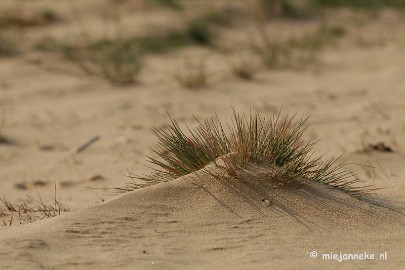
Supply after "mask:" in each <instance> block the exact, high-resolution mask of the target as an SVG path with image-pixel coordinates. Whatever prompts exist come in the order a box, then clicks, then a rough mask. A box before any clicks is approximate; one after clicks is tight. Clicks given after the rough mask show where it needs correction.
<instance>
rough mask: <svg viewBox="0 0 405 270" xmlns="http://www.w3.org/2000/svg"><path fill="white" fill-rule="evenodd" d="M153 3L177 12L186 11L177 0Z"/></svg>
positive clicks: (155, 0) (156, 0)
mask: <svg viewBox="0 0 405 270" xmlns="http://www.w3.org/2000/svg"><path fill="white" fill-rule="evenodd" d="M153 2H155V3H156V4H159V5H161V6H163V7H167V8H170V9H173V10H176V11H181V10H183V9H184V8H183V6H182V5H181V4H180V3H179V2H178V1H176V0H153Z"/></svg>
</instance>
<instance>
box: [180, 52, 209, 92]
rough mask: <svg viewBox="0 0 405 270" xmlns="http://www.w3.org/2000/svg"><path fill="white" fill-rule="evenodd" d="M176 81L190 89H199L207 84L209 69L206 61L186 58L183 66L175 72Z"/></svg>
mask: <svg viewBox="0 0 405 270" xmlns="http://www.w3.org/2000/svg"><path fill="white" fill-rule="evenodd" d="M174 78H175V79H176V81H177V82H178V83H179V84H180V85H181V86H183V87H185V88H188V89H198V88H202V87H205V86H207V84H208V79H207V71H206V68H205V62H204V61H203V60H202V59H200V60H199V61H196V60H192V59H190V58H186V59H185V60H184V63H183V66H182V67H180V68H179V69H178V70H177V72H176V73H175V74H174Z"/></svg>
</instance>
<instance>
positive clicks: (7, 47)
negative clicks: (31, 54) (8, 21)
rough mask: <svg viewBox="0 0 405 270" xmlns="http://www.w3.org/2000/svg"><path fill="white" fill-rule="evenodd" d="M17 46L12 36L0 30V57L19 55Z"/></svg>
mask: <svg viewBox="0 0 405 270" xmlns="http://www.w3.org/2000/svg"><path fill="white" fill-rule="evenodd" d="M19 53H20V51H19V50H18V48H17V44H16V42H15V40H14V38H12V37H11V35H8V34H5V33H3V32H2V31H1V29H0V57H10V56H15V55H17V54H19Z"/></svg>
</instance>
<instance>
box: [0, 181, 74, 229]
mask: <svg viewBox="0 0 405 270" xmlns="http://www.w3.org/2000/svg"><path fill="white" fill-rule="evenodd" d="M66 211H69V208H67V207H65V206H64V205H62V204H61V203H60V202H59V201H58V200H57V199H56V184H55V197H54V201H53V203H52V204H46V203H44V202H43V200H42V198H41V196H40V194H39V193H38V199H35V198H32V197H31V196H28V200H24V201H22V202H21V203H11V202H10V201H9V200H7V198H5V197H3V198H0V217H2V216H6V217H7V216H11V217H10V218H9V219H8V220H3V224H4V226H11V225H12V224H13V220H14V216H15V215H17V214H18V216H17V220H18V222H19V223H20V224H22V223H26V222H34V221H36V220H41V219H44V218H50V217H56V216H58V215H59V216H60V215H61V212H66Z"/></svg>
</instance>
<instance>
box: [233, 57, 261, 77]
mask: <svg viewBox="0 0 405 270" xmlns="http://www.w3.org/2000/svg"><path fill="white" fill-rule="evenodd" d="M228 62H229V67H230V70H231V72H232V74H234V75H235V76H236V77H238V78H240V79H242V80H247V81H251V80H253V79H254V76H255V74H256V72H257V70H258V66H257V64H256V63H255V61H254V59H253V56H251V55H250V56H239V57H234V58H231V57H230V58H229V59H228Z"/></svg>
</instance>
